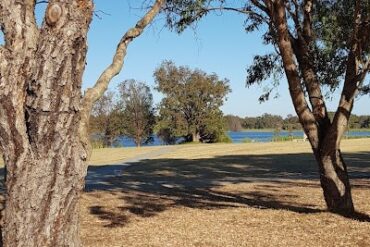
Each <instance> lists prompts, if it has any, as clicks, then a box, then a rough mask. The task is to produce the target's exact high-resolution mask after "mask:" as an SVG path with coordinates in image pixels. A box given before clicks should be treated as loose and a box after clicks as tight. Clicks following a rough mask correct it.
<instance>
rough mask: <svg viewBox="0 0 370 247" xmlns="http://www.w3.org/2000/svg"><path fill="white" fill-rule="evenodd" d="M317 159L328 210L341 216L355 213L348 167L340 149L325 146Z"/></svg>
mask: <svg viewBox="0 0 370 247" xmlns="http://www.w3.org/2000/svg"><path fill="white" fill-rule="evenodd" d="M315 157H316V160H317V163H318V164H319V169H320V182H321V187H322V189H323V192H324V198H325V202H326V205H327V207H328V209H329V210H330V211H332V212H336V213H340V214H349V213H352V212H354V206H353V201H352V196H351V186H350V182H349V178H348V172H347V166H346V164H345V162H344V160H343V158H342V153H341V151H340V149H339V147H336V146H335V145H334V146H325V147H323V148H322V150H321V151H320V152H319V153H316V154H315Z"/></svg>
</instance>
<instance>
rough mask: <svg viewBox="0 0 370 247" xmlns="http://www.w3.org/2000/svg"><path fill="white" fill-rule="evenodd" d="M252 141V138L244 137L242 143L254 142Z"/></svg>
mask: <svg viewBox="0 0 370 247" xmlns="http://www.w3.org/2000/svg"><path fill="white" fill-rule="evenodd" d="M252 142H253V140H252V139H251V138H244V139H243V140H242V143H252Z"/></svg>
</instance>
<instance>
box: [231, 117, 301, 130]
mask: <svg viewBox="0 0 370 247" xmlns="http://www.w3.org/2000/svg"><path fill="white" fill-rule="evenodd" d="M225 123H226V126H227V129H228V130H230V131H241V130H243V129H283V130H300V129H302V127H301V125H300V123H299V120H298V117H296V116H293V115H290V114H289V115H288V116H287V117H286V118H283V117H282V116H279V115H272V114H268V113H265V114H263V115H262V116H258V117H244V118H242V117H239V116H234V115H226V116H225Z"/></svg>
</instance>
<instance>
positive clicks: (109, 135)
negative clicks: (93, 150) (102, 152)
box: [89, 91, 122, 147]
mask: <svg viewBox="0 0 370 247" xmlns="http://www.w3.org/2000/svg"><path fill="white" fill-rule="evenodd" d="M121 129H122V126H121V116H120V112H119V111H118V108H117V103H116V101H115V99H114V93H113V92H110V91H108V92H106V93H105V94H104V95H103V96H102V97H101V98H100V99H99V100H98V101H97V102H95V104H94V107H93V110H92V114H91V116H90V125H89V133H90V135H91V136H92V138H91V139H92V140H91V141H92V144H93V145H96V146H99V147H111V146H112V145H113V143H114V141H115V140H116V138H117V137H118V136H119V135H120V134H121V131H122V130H121Z"/></svg>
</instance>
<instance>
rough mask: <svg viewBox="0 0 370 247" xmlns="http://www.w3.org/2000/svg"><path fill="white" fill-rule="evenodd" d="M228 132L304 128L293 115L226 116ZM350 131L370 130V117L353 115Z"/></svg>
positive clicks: (350, 121) (332, 114)
mask: <svg viewBox="0 0 370 247" xmlns="http://www.w3.org/2000/svg"><path fill="white" fill-rule="evenodd" d="M329 116H330V118H333V117H334V113H333V112H329ZM224 119H225V124H226V128H227V130H230V131H241V130H243V129H281V130H288V131H289V130H301V129H302V126H301V124H300V122H299V119H298V117H297V116H293V115H291V114H289V115H287V116H286V117H285V118H283V117H282V116H280V115H273V114H268V113H265V114H263V115H262V116H258V117H244V118H242V117H239V116H235V115H226V116H225V117H224ZM348 128H349V129H368V128H370V115H359V116H358V115H355V114H352V115H351V118H350V120H349V122H348Z"/></svg>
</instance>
